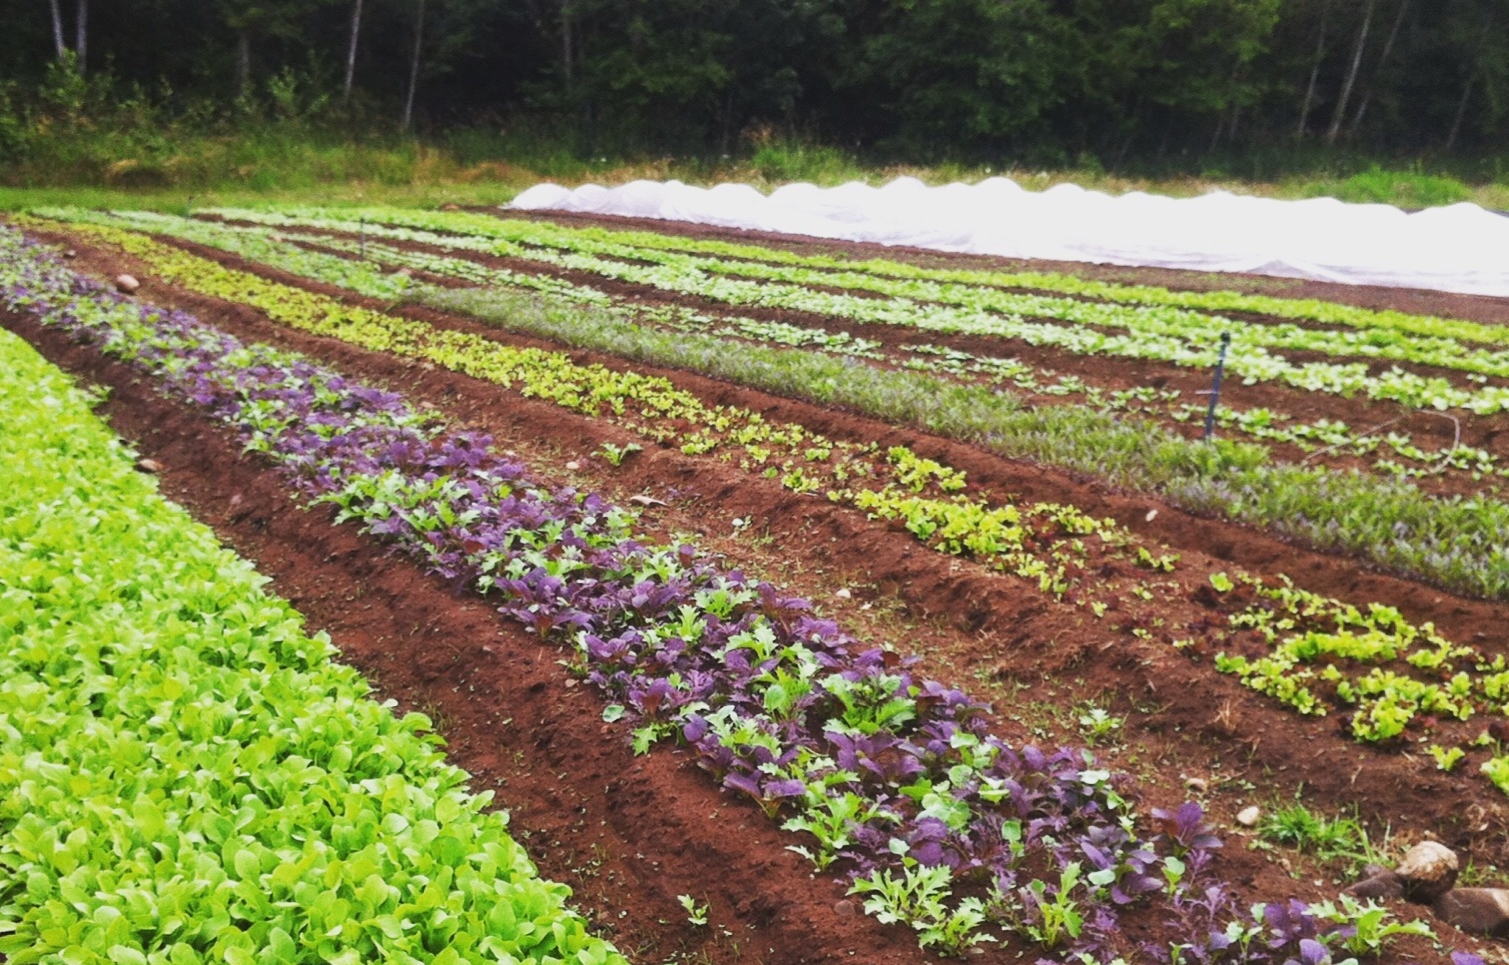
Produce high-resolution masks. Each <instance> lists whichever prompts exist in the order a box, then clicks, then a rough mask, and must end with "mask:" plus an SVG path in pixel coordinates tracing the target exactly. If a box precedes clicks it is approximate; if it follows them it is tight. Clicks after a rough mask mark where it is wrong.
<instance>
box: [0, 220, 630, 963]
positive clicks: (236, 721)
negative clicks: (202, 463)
mask: <svg viewBox="0 0 1509 965" xmlns="http://www.w3.org/2000/svg"><path fill="white" fill-rule="evenodd" d="M7 240H8V241H9V240H11V239H7ZM6 247H7V248H8V249H9V250H7V251H6V259H7V263H8V267H7V270H6V274H7V275H9V276H10V277H7V278H6V279H5V291H4V294H5V296H6V297H7V300H14V299H15V296H16V294H17V291H18V288H20V289H24V288H28V287H30V286H33V285H35V284H37V283H38V281H39V280H40V279H39V278H38V276H37V275H36V274H34V273H33V270H32V268H31V265H29V264H26V261H30V259H27V260H26V261H23V262H20V263H14V264H13V263H9V261H8V260H9V259H10V258H11V257H12V256H13V255H15V254H16V252H15V250H14V248H13V247H12V245H9V244H7V245H6ZM72 310H73V311H75V312H77V313H78V314H79V315H81V316H85V317H90V318H93V319H98V318H99V317H101V316H102V315H104V314H106V313H109V312H111V309H110V308H96V307H94V306H92V305H90V304H88V303H87V302H82V301H81V302H77V303H75V304H74V305H73V306H72ZM113 313H114V314H115V315H116V321H117V323H118V324H121V325H122V326H123V327H126V328H134V329H135V330H136V331H137V332H138V333H140V332H142V331H143V330H144V329H146V328H148V327H149V326H151V325H153V324H155V323H157V322H159V321H160V320H162V319H161V318H160V317H150V313H139V312H137V311H136V310H135V309H134V308H126V307H125V306H116V307H115V310H114V312H113ZM170 324H171V323H170ZM224 347H227V348H229V346H224ZM137 350H138V351H140V352H142V353H143V354H144V355H150V354H153V353H154V352H155V351H156V347H149V346H147V345H138V346H137ZM246 354H248V353H243V355H246ZM178 377H179V378H185V377H187V373H185V372H183V371H181V370H180V371H179V373H178ZM93 401H96V400H95V399H92V398H91V397H88V396H86V395H85V394H84V393H82V392H80V391H78V390H77V389H75V388H73V387H72V386H71V385H70V384H69V383H68V381H67V380H66V379H65V378H64V376H63V375H62V374H61V373H60V372H58V371H57V370H56V369H54V368H52V367H51V366H49V365H48V364H47V363H45V362H44V361H43V360H42V359H41V358H40V357H39V356H38V355H37V354H36V353H35V352H34V351H33V350H32V349H31V348H30V347H29V346H27V345H26V344H25V343H24V342H22V341H21V340H20V339H18V338H17V337H15V336H14V335H11V334H10V333H9V332H4V331H0V412H3V421H4V423H5V432H4V433H3V434H0V476H3V478H4V479H5V481H6V485H5V486H4V488H3V490H0V587H3V588H4V589H3V593H0V601H3V605H0V638H3V639H4V640H5V646H4V647H3V649H0V721H3V722H4V723H3V725H0V792H3V793H0V923H3V924H0V955H3V956H8V960H9V962H11V963H12V965H25V963H31V962H39V961H45V960H52V961H65V962H79V963H93V962H101V963H103V962H112V963H133V962H135V963H147V962H152V963H168V962H172V963H175V965H176V963H184V962H200V961H224V962H230V963H233V965H250V963H268V965H270V963H291V962H353V963H354V962H358V961H375V960H378V959H382V960H384V961H394V962H411V963H418V962H484V961H486V962H497V961H519V960H529V961H537V962H542V963H545V962H564V961H568V960H569V961H570V962H572V963H579V965H589V963H599V965H606V963H610V962H620V963H621V962H622V961H623V959H622V958H621V957H620V956H618V954H617V953H616V952H614V951H613V949H612V947H611V946H609V945H607V944H605V943H603V942H602V941H600V940H598V939H595V938H592V937H590V936H588V935H587V934H586V933H585V931H584V929H583V923H582V921H581V920H580V919H579V918H577V917H576V916H575V915H574V914H572V913H570V912H569V911H567V910H566V909H565V907H564V904H563V902H564V899H565V898H566V896H567V890H566V889H565V888H564V887H562V886H560V885H556V884H551V883H548V882H544V881H541V880H540V879H539V878H538V877H537V875H536V872H535V869H534V867H533V865H532V864H531V862H530V861H529V859H528V857H527V855H526V854H525V853H524V851H523V849H522V848H520V847H519V846H518V845H517V844H515V843H514V842H513V840H512V839H511V838H510V837H509V836H508V833H507V820H506V817H505V816H504V815H503V814H501V813H497V812H489V811H487V810H486V807H487V804H488V802H489V799H490V797H491V794H490V792H484V793H481V794H472V793H469V792H468V791H467V790H466V787H465V781H466V775H465V774H464V773H462V772H461V771H459V770H457V769H455V768H453V767H450V766H448V765H446V764H445V763H444V760H443V757H442V755H441V754H440V752H439V751H437V750H436V747H435V745H436V741H435V740H434V739H433V738H431V737H427V736H425V735H424V732H425V731H426V730H428V729H429V727H430V723H429V721H428V720H427V719H425V718H424V717H423V716H421V715H408V716H406V717H404V718H402V719H395V718H394V717H393V715H392V713H391V712H390V710H389V709H388V708H387V706H383V705H379V704H377V703H376V702H374V701H372V700H371V699H369V698H368V697H367V696H366V691H367V688H366V685H365V683H364V682H363V681H362V680H361V678H360V677H359V676H358V675H357V674H356V673H355V672H353V671H351V670H349V669H347V668H344V667H342V666H340V665H338V664H335V663H333V662H332V660H331V656H332V651H331V647H330V645H329V642H328V640H327V639H326V638H324V637H323V636H315V637H310V636H307V635H306V634H305V633H304V632H303V630H302V629H301V623H302V621H301V618H300V617H299V615H298V614H297V613H295V612H294V611H293V610H292V609H291V608H290V607H289V606H288V605H287V604H286V603H284V602H283V601H281V600H279V599H276V598H274V597H271V596H269V595H268V594H266V593H265V592H264V591H263V590H262V589H261V586H262V584H263V583H265V579H264V578H263V577H261V576H259V575H258V574H257V573H256V572H255V571H253V570H252V569H251V568H250V567H249V566H248V565H247V564H246V563H244V562H243V561H241V560H239V559H237V558H235V557H234V556H233V555H232V554H230V553H229V552H227V551H226V550H224V549H222V548H221V547H220V546H219V545H218V544H217V543H216V541H215V540H214V538H213V536H212V535H211V534H210V533H209V532H208V530H206V529H205V528H203V527H201V526H199V525H197V524H195V523H193V522H192V521H191V520H190V519H189V518H188V517H187V515H186V514H184V513H183V511H182V510H180V509H179V508H177V507H176V506H173V505H172V504H170V503H168V502H166V501H165V500H163V499H162V498H161V497H159V496H158V495H157V493H156V492H155V490H154V488H153V487H152V486H151V484H150V483H149V482H148V481H147V479H148V477H145V476H143V475H142V474H140V473H138V472H136V471H134V469H133V465H132V460H131V457H130V454H129V453H128V452H127V451H126V450H125V449H124V448H123V447H122V446H121V445H120V444H119V442H118V441H116V440H115V439H114V438H113V437H111V435H110V434H109V432H108V430H107V429H106V428H105V427H104V426H103V425H102V424H101V423H100V422H99V421H98V420H97V419H96V418H95V417H94V416H93V415H92V414H91V413H90V411H89V406H90V404H91V403H92V402H93ZM371 401H372V403H374V406H377V405H381V404H382V403H383V401H384V400H383V399H382V398H381V397H380V396H377V395H375V394H374V396H373V397H372V399H371Z"/></svg>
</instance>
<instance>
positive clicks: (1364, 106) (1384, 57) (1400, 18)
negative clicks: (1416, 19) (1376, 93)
mask: <svg viewBox="0 0 1509 965" xmlns="http://www.w3.org/2000/svg"><path fill="white" fill-rule="evenodd" d="M1408 9H1409V0H1401V2H1400V4H1399V12H1398V13H1397V14H1395V16H1394V25H1393V26H1392V27H1390V28H1389V32H1388V39H1387V40H1385V41H1384V42H1383V53H1381V54H1379V55H1378V66H1377V67H1375V68H1373V76H1372V78H1371V79H1369V80H1368V85H1367V86H1366V87H1364V88H1363V90H1362V101H1361V102H1360V103H1358V105H1357V114H1356V116H1354V117H1353V118H1352V127H1351V130H1350V134H1351V135H1356V133H1357V129H1358V128H1360V127H1362V118H1363V115H1365V114H1366V113H1367V112H1368V103H1369V102H1370V101H1371V100H1372V99H1373V88H1374V87H1375V86H1377V83H1378V75H1379V74H1381V73H1383V68H1384V66H1385V65H1386V64H1387V63H1388V58H1389V54H1391V53H1393V52H1394V41H1395V40H1398V39H1399V27H1400V25H1401V24H1403V23H1404V11H1406V10H1408Z"/></svg>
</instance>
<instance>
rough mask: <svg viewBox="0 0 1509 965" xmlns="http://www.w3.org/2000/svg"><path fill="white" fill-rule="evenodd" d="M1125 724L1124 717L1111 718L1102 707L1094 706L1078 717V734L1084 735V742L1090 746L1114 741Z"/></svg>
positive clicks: (1109, 713)
mask: <svg viewBox="0 0 1509 965" xmlns="http://www.w3.org/2000/svg"><path fill="white" fill-rule="evenodd" d="M1125 723H1126V718H1125V717H1113V716H1111V712H1110V711H1108V710H1106V709H1105V708H1104V707H1096V706H1094V705H1091V706H1090V707H1088V708H1087V709H1086V710H1085V712H1084V713H1082V714H1080V715H1079V730H1080V733H1081V734H1083V735H1084V738H1085V742H1086V743H1088V744H1091V745H1095V744H1102V743H1105V742H1106V741H1108V740H1112V739H1114V738H1115V736H1116V735H1117V734H1119V733H1120V732H1121V727H1122V725H1123V724H1125Z"/></svg>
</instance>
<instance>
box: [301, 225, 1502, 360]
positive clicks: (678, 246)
mask: <svg viewBox="0 0 1509 965" xmlns="http://www.w3.org/2000/svg"><path fill="white" fill-rule="evenodd" d="M291 211H292V212H294V213H300V214H306V215H310V216H313V217H320V216H322V215H331V214H336V215H339V216H340V217H343V218H346V219H348V220H349V219H350V218H351V217H352V216H356V217H357V218H358V219H360V220H362V221H375V222H388V223H393V224H403V225H405V226H408V227H414V228H425V229H429V230H434V231H453V232H459V233H463V234H480V235H487V234H488V233H490V232H492V231H495V230H497V229H496V228H495V227H494V226H493V225H489V224H487V223H486V222H487V220H496V219H493V218H491V216H488V215H478V214H460V213H451V212H431V211H421V210H403V211H399V210H395V209H391V208H384V209H366V210H359V211H351V210H342V211H339V212H331V211H328V210H324V209H319V208H309V209H291ZM566 230H568V231H569V235H568V237H571V238H581V239H584V241H585V242H586V243H602V244H606V245H614V246H620V247H628V248H633V249H638V250H640V251H668V252H684V253H687V254H693V255H705V256H711V257H712V258H714V259H717V260H719V261H751V262H764V263H770V264H776V265H792V266H797V267H801V268H814V269H819V270H830V271H840V272H862V273H865V274H871V275H875V276H877V277H880V278H894V279H918V280H922V281H930V282H942V283H951V284H959V285H970V286H978V287H988V288H1007V289H1013V288H1014V289H1025V290H1028V291H1036V292H1057V293H1061V294H1066V295H1075V296H1079V297H1083V298H1091V299H1096V300H1100V301H1108V302H1124V303H1128V304H1137V305H1154V306H1169V307H1178V308H1188V309H1194V310H1198V311H1205V312H1241V313H1246V314H1256V315H1268V316H1273V317H1275V318H1287V319H1295V320H1299V321H1310V322H1320V323H1322V324H1328V325H1346V326H1348V327H1351V328H1358V329H1389V330H1393V331H1398V332H1404V333H1408V334H1411V335H1424V336H1431V337H1445V338H1454V339H1458V340H1461V341H1469V342H1483V343H1486V344H1490V345H1492V344H1509V329H1505V328H1504V327H1503V326H1501V325H1485V324H1482V323H1479V322H1471V321H1465V320H1462V319H1453V318H1440V317H1436V316H1431V315H1415V314H1410V313H1406V312H1400V311H1396V310H1393V309H1381V310H1379V309H1368V308H1359V307H1356V306H1353V305H1341V304H1337V303H1335V302H1327V301H1321V300H1319V299H1308V298H1305V299H1301V298H1283V297H1275V296H1270V295H1250V294H1242V293H1239V292H1235V291H1174V290H1170V289H1167V288H1162V287H1159V286H1155V285H1129V284H1118V283H1114V282H1105V281H1097V280H1094V279H1088V278H1081V277H1077V276H1075V275H1064V274H1060V273H1056V272H1006V271H982V270H970V269H957V268H928V267H923V266H920V265H914V264H908V263H905V262H900V261H895V260H890V259H883V258H875V259H858V258H850V257H841V256H837V257H836V256H832V255H820V254H801V253H797V252H793V251H787V250H784V249H780V248H775V247H769V246H762V245H751V244H738V243H731V242H726V241H716V240H710V239H706V238H691V237H686V236H683V235H677V234H673V233H667V234H660V233H656V232H650V231H621V230H615V229H611V228H606V227H598V226H592V227H581V228H573V229H566ZM542 243H543V242H542ZM577 243H578V244H580V243H581V242H577Z"/></svg>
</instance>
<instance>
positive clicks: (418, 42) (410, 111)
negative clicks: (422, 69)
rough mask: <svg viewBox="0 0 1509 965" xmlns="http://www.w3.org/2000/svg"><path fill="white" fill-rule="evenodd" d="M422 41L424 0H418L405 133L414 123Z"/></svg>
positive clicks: (404, 110) (405, 103)
mask: <svg viewBox="0 0 1509 965" xmlns="http://www.w3.org/2000/svg"><path fill="white" fill-rule="evenodd" d="M423 42H424V0H419V15H418V17H417V18H416V19H415V21H414V54H413V56H412V57H410V58H409V92H408V94H406V95H405V96H404V99H403V124H402V130H403V132H404V133H405V134H407V133H408V132H409V128H410V127H411V126H412V125H413V123H414V90H415V89H416V88H417V87H418V86H419V51H420V48H421V46H422V45H423Z"/></svg>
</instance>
